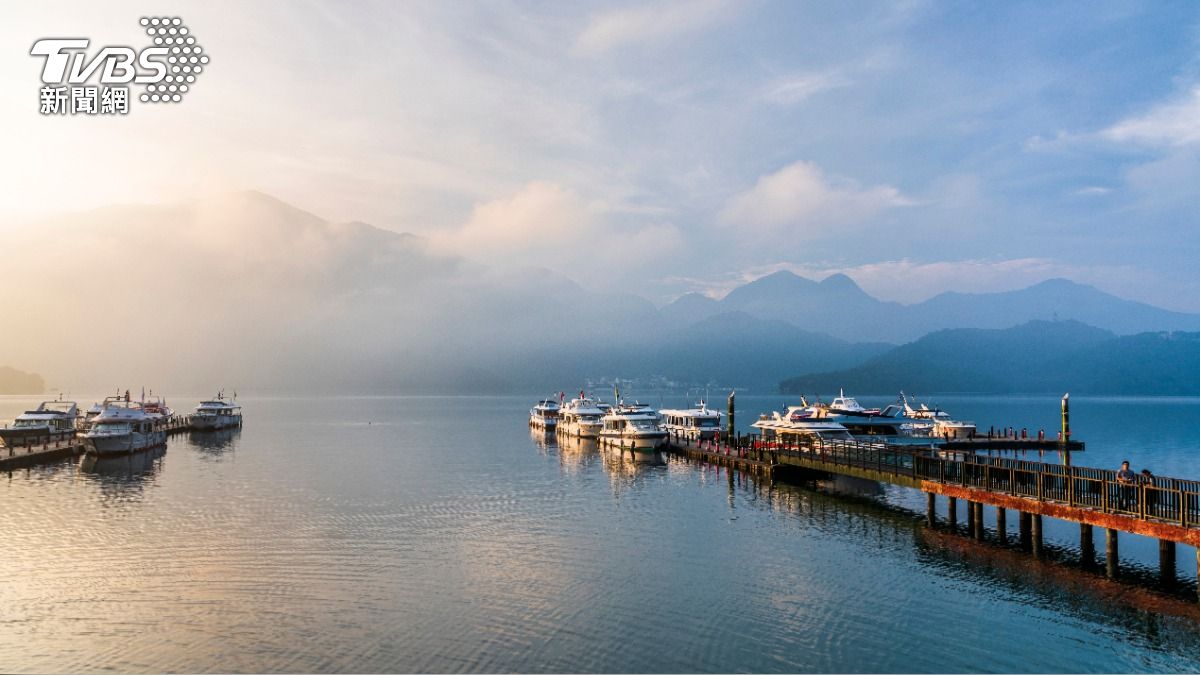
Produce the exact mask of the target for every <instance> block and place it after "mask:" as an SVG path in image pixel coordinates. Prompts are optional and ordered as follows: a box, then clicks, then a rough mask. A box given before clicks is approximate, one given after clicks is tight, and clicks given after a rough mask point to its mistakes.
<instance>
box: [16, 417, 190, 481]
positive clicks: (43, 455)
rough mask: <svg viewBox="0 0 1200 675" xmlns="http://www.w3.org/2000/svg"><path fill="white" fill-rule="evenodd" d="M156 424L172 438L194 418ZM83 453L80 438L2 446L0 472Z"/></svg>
mask: <svg viewBox="0 0 1200 675" xmlns="http://www.w3.org/2000/svg"><path fill="white" fill-rule="evenodd" d="M156 424H157V425H158V428H159V429H162V430H164V431H166V432H167V435H168V436H172V435H174V434H178V433H181V432H184V431H187V430H188V429H190V428H191V424H192V416H191V415H172V416H171V417H169V418H167V419H165V420H163V421H161V422H157V423H156ZM83 451H84V443H83V439H82V438H80V437H79V436H75V437H74V438H69V439H64V440H60V441H54V442H51V443H39V444H36V445H17V446H13V447H9V446H5V445H0V471H10V470H12V469H19V468H23V467H27V466H35V465H37V464H45V463H47V462H54V461H57V460H60V459H64V458H67V457H75V456H77V455H80V454H82V453H83Z"/></svg>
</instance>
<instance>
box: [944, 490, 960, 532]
mask: <svg viewBox="0 0 1200 675" xmlns="http://www.w3.org/2000/svg"><path fill="white" fill-rule="evenodd" d="M946 504H947V506H946V520H948V521H949V525H950V529H951V530H955V529H957V528H958V499H957V498H955V497H950V498H949V500H948V501H947V502H946Z"/></svg>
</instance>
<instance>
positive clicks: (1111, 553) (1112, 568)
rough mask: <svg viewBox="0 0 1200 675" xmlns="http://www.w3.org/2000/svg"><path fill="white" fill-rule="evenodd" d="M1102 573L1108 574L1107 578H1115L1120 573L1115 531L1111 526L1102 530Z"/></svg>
mask: <svg viewBox="0 0 1200 675" xmlns="http://www.w3.org/2000/svg"><path fill="white" fill-rule="evenodd" d="M1104 573H1105V574H1106V575H1108V578H1109V579H1116V578H1117V577H1118V576H1120V574H1121V567H1120V560H1119V556H1118V552H1117V531H1116V530H1114V529H1112V528H1111V527H1109V528H1106V529H1105V530H1104Z"/></svg>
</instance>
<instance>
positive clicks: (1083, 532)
mask: <svg viewBox="0 0 1200 675" xmlns="http://www.w3.org/2000/svg"><path fill="white" fill-rule="evenodd" d="M1079 561H1080V563H1081V564H1082V565H1083V566H1084V567H1091V566H1092V565H1095V564H1096V541H1095V539H1094V538H1093V537H1092V526H1091V525H1088V524H1087V523H1080V524H1079Z"/></svg>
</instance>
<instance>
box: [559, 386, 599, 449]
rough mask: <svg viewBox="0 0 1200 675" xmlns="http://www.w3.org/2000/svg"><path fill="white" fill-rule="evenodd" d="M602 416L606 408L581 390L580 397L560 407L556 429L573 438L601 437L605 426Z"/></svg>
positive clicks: (562, 434)
mask: <svg viewBox="0 0 1200 675" xmlns="http://www.w3.org/2000/svg"><path fill="white" fill-rule="evenodd" d="M602 417H604V410H602V409H601V408H600V405H599V403H598V402H597V401H595V400H594V399H590V398H586V397H585V396H584V395H583V392H580V394H579V398H573V399H571V400H570V401H567V402H566V403H564V404H563V406H562V407H561V408H560V409H559V411H558V422H557V424H556V427H557V428H556V429H555V431H556V432H557V433H558V434H559V435H561V436H569V437H571V438H599V437H600V429H601V427H603V426H604V424H603V423H602V422H601V421H600V419H601V418H602Z"/></svg>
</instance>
